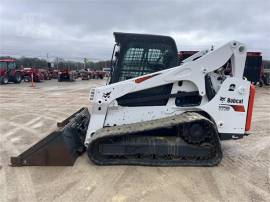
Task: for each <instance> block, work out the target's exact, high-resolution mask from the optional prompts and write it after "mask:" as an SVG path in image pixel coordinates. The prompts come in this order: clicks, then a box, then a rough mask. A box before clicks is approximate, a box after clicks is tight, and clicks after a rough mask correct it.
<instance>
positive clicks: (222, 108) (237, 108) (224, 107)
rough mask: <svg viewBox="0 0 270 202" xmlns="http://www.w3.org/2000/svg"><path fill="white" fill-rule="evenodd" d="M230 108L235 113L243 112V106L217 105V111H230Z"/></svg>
mask: <svg viewBox="0 0 270 202" xmlns="http://www.w3.org/2000/svg"><path fill="white" fill-rule="evenodd" d="M230 107H232V108H233V109H234V111H236V112H245V107H244V105H229V104H221V105H219V107H218V109H219V111H230Z"/></svg>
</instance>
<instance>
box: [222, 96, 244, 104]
mask: <svg viewBox="0 0 270 202" xmlns="http://www.w3.org/2000/svg"><path fill="white" fill-rule="evenodd" d="M219 100H220V101H221V103H224V102H227V103H229V104H230V103H232V104H243V99H236V98H229V97H228V98H226V97H221V96H220V99H219Z"/></svg>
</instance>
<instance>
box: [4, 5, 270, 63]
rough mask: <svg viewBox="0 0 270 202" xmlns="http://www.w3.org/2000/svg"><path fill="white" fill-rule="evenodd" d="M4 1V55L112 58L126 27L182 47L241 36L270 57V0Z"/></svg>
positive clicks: (127, 30) (219, 42)
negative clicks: (116, 34) (171, 40)
mask: <svg viewBox="0 0 270 202" xmlns="http://www.w3.org/2000/svg"><path fill="white" fill-rule="evenodd" d="M0 2H1V4H0V37H1V38H0V39H1V41H0V55H14V56H31V57H43V58H46V55H47V53H48V56H49V58H50V59H52V58H53V57H54V56H59V57H62V58H64V59H70V60H72V59H81V58H84V57H86V58H89V59H91V60H102V59H109V58H110V56H111V52H112V48H113V47H112V46H113V44H114V38H113V32H115V31H121V32H137V33H150V34H163V35H170V36H172V37H173V38H174V39H175V41H176V44H177V47H178V50H197V49H203V48H207V47H210V46H211V45H215V46H218V45H221V44H222V43H226V42H227V41H229V40H238V41H241V42H244V43H245V44H246V45H247V47H248V50H251V51H262V52H263V56H264V58H265V59H270V1H269V0H205V1H203V0H196V1H191V0H179V1H168V0H167V1H166V0H165V1H161V0H156V1H154V0H148V1H146V0H145V1H139V0H133V1H128V0H114V1H109V0H108V1H101V0H99V1H91V0H80V1H79V0H66V1H65V0H29V1H26V0H20V1H16V0H8V1H7V0H0Z"/></svg>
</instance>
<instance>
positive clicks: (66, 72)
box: [58, 68, 76, 82]
mask: <svg viewBox="0 0 270 202" xmlns="http://www.w3.org/2000/svg"><path fill="white" fill-rule="evenodd" d="M75 79H76V72H75V71H72V70H70V69H69V68H61V69H59V70H58V82H62V81H75Z"/></svg>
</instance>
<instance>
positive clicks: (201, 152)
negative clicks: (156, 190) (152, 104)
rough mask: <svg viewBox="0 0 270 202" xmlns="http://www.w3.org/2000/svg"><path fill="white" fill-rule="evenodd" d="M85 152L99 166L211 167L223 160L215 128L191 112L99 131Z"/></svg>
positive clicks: (203, 118) (206, 120) (200, 116)
mask: <svg viewBox="0 0 270 202" xmlns="http://www.w3.org/2000/svg"><path fill="white" fill-rule="evenodd" d="M87 152H88V156H89V158H90V159H91V160H92V161H93V162H94V163H96V164H98V165H147V166H214V165H217V164H218V163H219V162H220V161H221V159H222V152H221V147H220V142H219V137H218V134H217V131H216V129H215V126H214V124H213V123H212V122H211V121H209V120H208V119H206V118H205V117H203V116H202V115H200V114H198V113H194V112H188V113H184V114H182V115H177V116H172V117H167V118H162V119H158V120H152V121H147V122H141V123H134V124H128V125H122V126H114V127H107V128H102V129H100V130H98V131H97V132H96V134H95V135H94V136H93V137H92V139H91V141H90V144H89V145H88V150H87Z"/></svg>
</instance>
